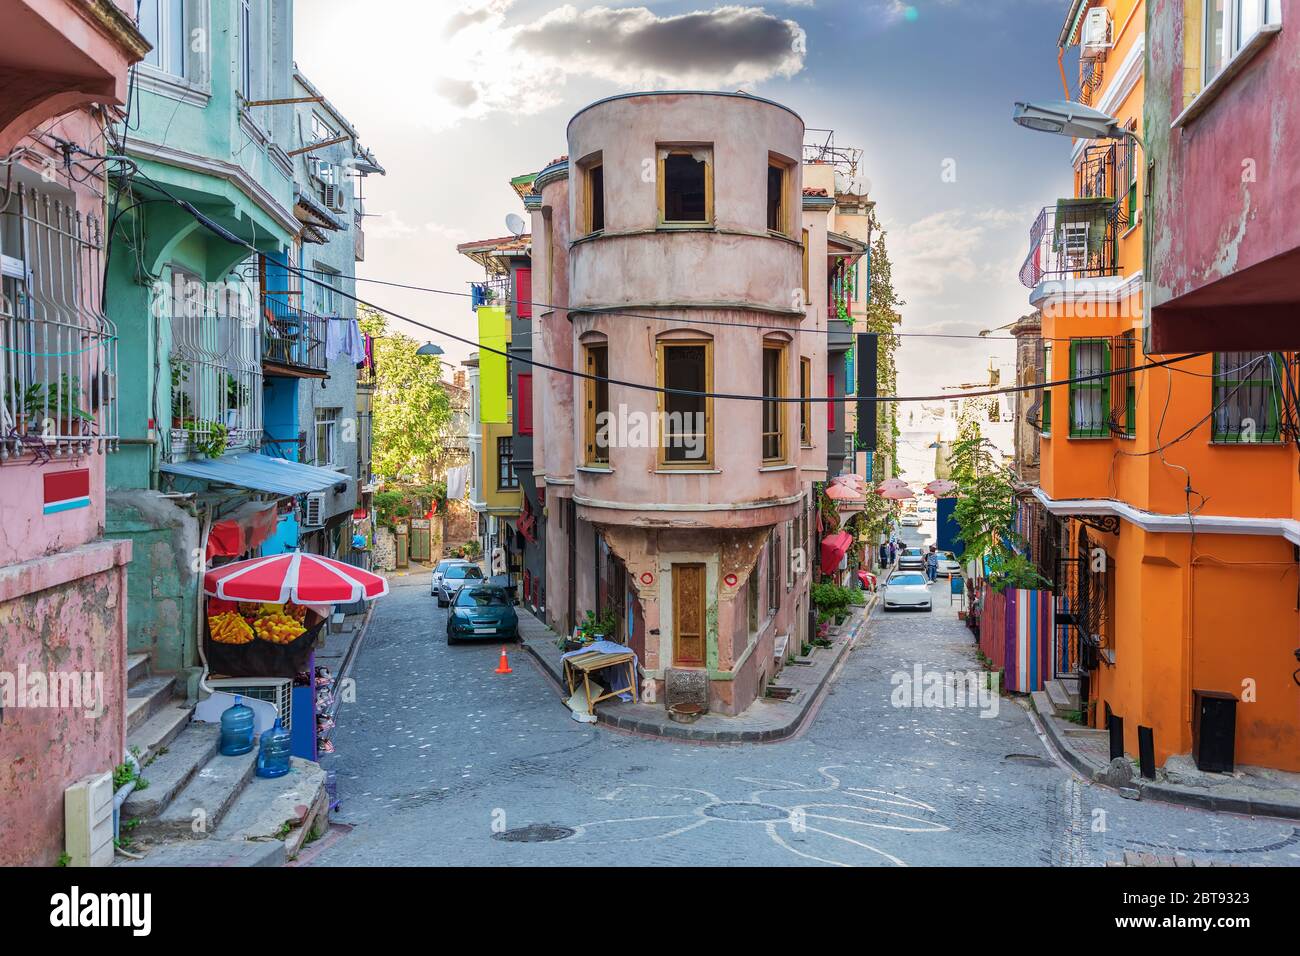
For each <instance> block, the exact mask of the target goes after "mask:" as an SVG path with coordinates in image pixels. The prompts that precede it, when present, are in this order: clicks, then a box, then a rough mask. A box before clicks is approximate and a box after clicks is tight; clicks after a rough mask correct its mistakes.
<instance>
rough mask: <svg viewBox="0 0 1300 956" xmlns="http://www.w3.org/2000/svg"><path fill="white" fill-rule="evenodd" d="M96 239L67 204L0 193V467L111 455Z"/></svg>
mask: <svg viewBox="0 0 1300 956" xmlns="http://www.w3.org/2000/svg"><path fill="white" fill-rule="evenodd" d="M102 250H103V233H102V229H101V225H100V222H99V220H98V219H97V218H96V217H95V216H93V215H89V216H85V217H83V216H82V215H81V213H79V212H78V211H77V209H76V205H75V200H73V199H72V197H71V196H69V197H68V198H67V199H63V198H58V197H57V196H56V195H52V194H51V192H45V191H41V190H37V189H34V188H31V187H28V186H25V185H22V184H16V185H14V186H13V187H12V188H9V189H6V188H0V461H7V460H9V459H12V458H19V457H24V456H28V455H31V456H34V457H36V458H39V459H46V460H48V459H50V458H62V457H67V456H75V455H81V454H87V453H89V452H92V451H99V452H105V451H116V450H117V437H118V435H117V401H116V398H117V335H116V329H115V328H114V326H113V324H112V323H111V322H109V320H108V319H107V318H106V317H105V316H104V313H103V311H102V302H101V296H100V290H101V277H102V275H103V261H102V256H101V252H102Z"/></svg>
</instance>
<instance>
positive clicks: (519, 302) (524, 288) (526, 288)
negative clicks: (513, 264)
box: [515, 266, 533, 319]
mask: <svg viewBox="0 0 1300 956" xmlns="http://www.w3.org/2000/svg"><path fill="white" fill-rule="evenodd" d="M532 314H533V270H532V267H531V266H530V267H528V268H526V269H516V270H515V315H517V316H519V317H520V318H521V319H523V318H528V317H531V316H532Z"/></svg>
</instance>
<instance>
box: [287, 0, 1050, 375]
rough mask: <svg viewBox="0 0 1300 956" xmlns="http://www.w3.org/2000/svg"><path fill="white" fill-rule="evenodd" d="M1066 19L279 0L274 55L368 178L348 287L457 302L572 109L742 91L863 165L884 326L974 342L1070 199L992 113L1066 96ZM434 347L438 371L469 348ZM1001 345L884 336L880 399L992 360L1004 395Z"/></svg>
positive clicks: (1014, 293) (878, 6)
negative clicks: (878, 240)
mask: <svg viewBox="0 0 1300 956" xmlns="http://www.w3.org/2000/svg"><path fill="white" fill-rule="evenodd" d="M1067 6H1068V0H914V2H912V3H906V2H903V0H785V2H780V0H770V2H756V3H752V4H745V3H731V4H712V3H708V2H706V0H683V2H647V0H642V2H639V3H618V2H614V0H604V2H574V3H566V4H558V3H554V2H538V0H469V2H464V3H459V2H452V0H366V2H364V3H359V2H356V0H298V4H297V13H296V34H295V38H294V42H295V58H296V60H297V62H298V65H299V67H300V68H301V69H302V70H303V72H304V73H305V74H306V75H307V76H308V77H309V78H310V79H311V80H312V82H313V83H314V84H315V85H316V86H317V87H318V88H319V89H320V90H321V92H322V93H324V94H325V95H326V96H327V97H328V98H329V100H330V101H331V102H332V103H333V104H334V106H335V107H337V108H338V109H339V110H340V111H342V112H343V113H344V114H345V115H346V116H347V117H348V119H349V120H350V121H351V122H352V123H353V125H354V126H355V127H356V128H357V129H358V131H359V133H360V136H361V141H362V143H363V145H365V146H367V147H369V148H370V149H372V150H373V151H374V153H375V155H376V157H377V158H378V160H379V162H380V163H381V164H382V165H383V166H384V167H385V168H386V170H387V175H385V176H371V177H369V178H368V179H367V180H366V182H365V193H366V208H367V213H368V215H369V218H367V219H366V227H365V228H366V261H365V262H364V263H359V264H358V267H357V269H358V275H359V276H362V277H367V278H373V279H384V280H389V281H396V282H404V283H409V284H417V285H422V286H431V287H435V288H439V289H446V290H451V291H457V292H465V291H467V283H468V282H470V281H473V280H475V279H480V278H481V277H482V276H481V270H480V268H479V267H477V266H475V265H474V264H473V263H472V262H470V261H469V260H468V259H466V258H464V257H463V256H460V255H459V254H458V253H457V252H456V248H455V247H456V244H457V243H459V242H465V241H467V240H471V239H484V238H490V237H494V236H502V235H506V234H508V230H507V229H506V226H505V217H506V215H507V214H509V213H517V214H521V215H523V213H524V210H523V208H522V204H521V203H520V201H519V200H518V198H517V197H516V196H515V194H514V192H513V191H512V190H511V189H510V187H509V185H508V180H509V179H510V177H512V176H516V175H519V174H521V173H529V172H536V171H537V170H539V169H541V168H542V167H543V166H545V165H546V164H547V163H549V162H550V161H551V160H552V159H554V158H555V157H557V156H560V155H562V154H564V153H566V152H567V148H566V145H565V140H564V130H565V125H566V124H567V122H568V120H569V118H570V117H571V116H572V115H573V114H574V113H575V112H577V111H578V110H579V109H580V108H582V107H583V106H585V105H586V104H588V103H590V102H592V101H593V100H596V99H599V98H601V97H604V96H608V95H611V94H614V93H619V92H627V91H631V90H638V89H720V90H745V91H747V92H750V93H754V94H757V95H760V96H764V97H767V98H770V99H774V100H776V101H778V102H781V103H783V104H785V105H787V106H789V107H791V108H792V109H794V110H795V111H796V112H797V113H799V115H800V116H802V117H803V119H804V122H805V124H806V125H807V126H808V127H809V128H822V129H827V128H829V129H833V130H834V131H835V140H836V143H837V145H840V146H856V147H860V148H861V149H862V150H863V151H864V155H863V166H862V169H861V171H860V175H861V176H863V177H865V179H866V181H867V183H868V184H869V187H870V193H871V197H872V198H873V199H874V200H875V201H876V204H877V205H876V210H877V214H878V216H879V217H880V219H881V222H882V224H883V226H884V228H885V230H886V235H887V240H886V241H887V243H888V246H889V250H890V254H891V257H892V259H893V261H894V284H895V288H896V290H897V291H898V293H899V294H900V295H901V296H902V298H903V299H904V300H905V302H906V305H904V306H903V308H902V310H901V311H902V314H903V324H902V327H901V331H904V332H909V333H918V332H941V333H948V334H966V335H975V334H976V333H978V332H979V331H980V330H982V329H996V328H997V327H998V326H1003V325H1006V324H1009V323H1011V322H1014V321H1015V320H1016V319H1017V318H1018V317H1020V316H1021V315H1023V314H1025V313H1026V312H1028V311H1030V307H1029V303H1028V290H1026V289H1025V288H1023V287H1022V286H1021V285H1020V283H1019V280H1018V278H1017V273H1018V271H1019V267H1020V263H1021V261H1022V260H1023V258H1024V255H1025V253H1026V251H1027V249H1028V233H1029V227H1030V225H1031V224H1032V222H1033V220H1034V217H1035V216H1036V214H1037V211H1038V210H1039V209H1040V208H1042V207H1043V206H1045V205H1048V204H1049V203H1053V202H1055V200H1056V198H1057V197H1058V196H1061V195H1068V194H1069V188H1070V181H1071V177H1070V160H1069V150H1070V142H1069V140H1066V139H1063V138H1061V137H1056V136H1050V135H1046V134H1042V133H1034V132H1030V131H1028V130H1023V129H1021V128H1019V127H1017V126H1015V125H1013V124H1012V122H1011V112H1012V106H1013V103H1014V102H1015V101H1016V100H1017V99H1024V98H1033V99H1060V98H1061V96H1062V91H1061V81H1060V74H1059V71H1058V69H1057V62H1056V58H1057V48H1056V39H1057V35H1058V33H1059V31H1060V28H1061V23H1062V20H1063V19H1064V17H1065V14H1066V7H1067ZM358 294H359V295H361V296H362V297H363V298H369V299H370V300H371V301H373V302H375V303H376V304H378V305H381V306H383V307H384V308H387V309H391V310H393V311H395V312H398V313H401V314H404V315H409V316H411V317H413V318H416V319H418V320H420V321H423V322H427V323H429V324H431V325H435V326H437V327H439V328H445V329H447V330H449V331H452V332H455V333H457V334H460V335H464V336H466V337H467V338H471V339H472V338H473V337H474V325H473V313H472V312H471V310H470V305H469V300H468V299H466V298H457V297H453V296H444V295H430V294H425V293H418V292H411V291H407V290H401V289H392V288H386V287H382V286H378V285H374V284H372V283H365V282H363V283H360V284H359V290H358ZM394 325H396V326H399V327H400V325H401V323H397V322H395V323H394ZM406 331H408V332H409V333H410V334H412V335H413V337H415V338H417V339H419V340H421V341H429V340H434V339H435V337H434V336H432V335H431V334H429V333H426V332H424V331H423V330H420V329H412V328H408V329H406ZM995 335H996V336H1001V337H1005V336H1006V332H1005V331H1001V332H996V333H995ZM439 344H442V345H444V347H446V348H447V353H448V356H449V358H450V359H451V360H452V361H455V362H459V360H460V359H461V358H463V357H464V356H465V355H466V354H467V353H468V352H469V351H470V349H469V348H468V347H465V346H459V345H457V344H455V343H448V342H446V341H445V340H444V341H441V342H439ZM1012 346H1013V342H1012V341H1011V340H1010V339H1007V338H993V337H990V338H988V339H984V340H979V339H942V338H907V339H904V340H903V347H902V349H901V350H900V352H899V380H900V381H899V392H900V393H901V394H903V395H920V394H932V393H937V392H939V391H941V390H942V389H943V388H944V387H946V386H956V385H961V384H965V383H972V382H983V381H987V378H988V368H989V365H990V363H992V364H994V365H996V366H999V367H1000V368H1001V371H1002V375H1003V381H1004V382H1005V381H1007V380H1008V379H1009V378H1010V377H1011V376H1012V374H1013V369H1014V365H1013V357H1014V352H1013V348H1012Z"/></svg>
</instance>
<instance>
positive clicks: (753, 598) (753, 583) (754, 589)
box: [745, 562, 758, 634]
mask: <svg viewBox="0 0 1300 956" xmlns="http://www.w3.org/2000/svg"><path fill="white" fill-rule="evenodd" d="M745 604H746V610H747V611H748V612H749V633H750V634H757V633H758V564H757V562H756V563H755V565H754V570H752V571H750V572H749V578H748V579H747V580H746V581H745Z"/></svg>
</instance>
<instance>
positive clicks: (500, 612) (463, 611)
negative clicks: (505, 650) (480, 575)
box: [447, 568, 519, 644]
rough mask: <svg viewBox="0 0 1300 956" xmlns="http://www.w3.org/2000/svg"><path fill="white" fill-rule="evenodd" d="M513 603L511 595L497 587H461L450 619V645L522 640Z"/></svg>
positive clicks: (482, 585) (448, 631)
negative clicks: (478, 641) (484, 641)
mask: <svg viewBox="0 0 1300 956" xmlns="http://www.w3.org/2000/svg"><path fill="white" fill-rule="evenodd" d="M474 570H475V571H477V570H478V568H475V569H474ZM514 603H515V602H514V598H513V597H511V595H510V593H509V592H508V591H507V590H506V589H505V588H503V587H500V586H498V585H496V584H481V583H470V584H468V585H464V586H462V587H461V588H460V590H459V591H458V592H457V593H456V596H455V600H454V602H453V603H452V608H451V613H450V614H448V615H447V643H448V644H456V643H458V642H460V641H473V640H488V641H517V640H519V616H518V615H517V614H516V613H515V609H514Z"/></svg>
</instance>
